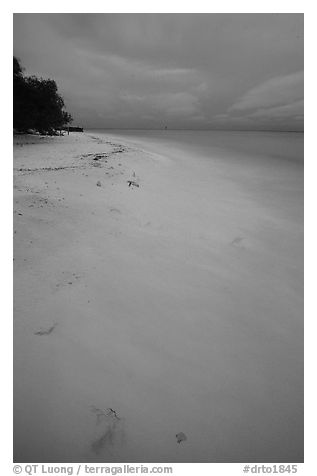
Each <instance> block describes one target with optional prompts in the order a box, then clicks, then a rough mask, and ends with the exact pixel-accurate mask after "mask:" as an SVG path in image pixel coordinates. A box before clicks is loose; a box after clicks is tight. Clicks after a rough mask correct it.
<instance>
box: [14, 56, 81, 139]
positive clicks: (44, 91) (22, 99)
mask: <svg viewBox="0 0 317 476" xmlns="http://www.w3.org/2000/svg"><path fill="white" fill-rule="evenodd" d="M64 108H65V104H64V100H63V98H62V97H61V96H60V94H59V93H58V90H57V85H56V82H55V81H54V80H53V79H43V78H37V77H36V76H25V75H24V73H23V68H22V66H21V63H20V61H19V60H18V59H17V58H16V57H15V56H14V57H13V128H14V129H15V130H16V131H17V132H27V131H28V130H30V129H32V130H35V131H38V132H39V133H40V134H56V131H57V130H61V129H62V128H64V127H65V126H66V125H67V124H69V123H70V122H71V121H72V120H73V119H72V116H71V115H70V114H69V113H68V112H67V111H65V109H64Z"/></svg>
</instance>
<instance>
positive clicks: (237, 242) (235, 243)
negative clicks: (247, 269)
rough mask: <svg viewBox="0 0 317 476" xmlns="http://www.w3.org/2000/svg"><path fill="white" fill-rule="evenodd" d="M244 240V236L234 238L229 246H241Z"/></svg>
mask: <svg viewBox="0 0 317 476" xmlns="http://www.w3.org/2000/svg"><path fill="white" fill-rule="evenodd" d="M243 240H244V236H236V237H235V238H234V239H233V240H232V241H231V243H230V244H231V245H233V246H239V247H240V246H241V243H242V241H243Z"/></svg>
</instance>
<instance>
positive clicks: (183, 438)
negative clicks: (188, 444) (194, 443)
mask: <svg viewBox="0 0 317 476" xmlns="http://www.w3.org/2000/svg"><path fill="white" fill-rule="evenodd" d="M176 439H177V443H181V442H182V441H186V440H187V436H186V435H185V433H183V432H182V431H181V432H180V433H177V434H176Z"/></svg>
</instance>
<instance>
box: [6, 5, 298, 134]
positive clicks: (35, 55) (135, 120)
mask: <svg viewBox="0 0 317 476" xmlns="http://www.w3.org/2000/svg"><path fill="white" fill-rule="evenodd" d="M14 55H15V56H17V57H18V58H19V59H20V61H21V63H22V66H23V67H24V68H25V74H26V75H33V74H34V75H36V76H40V77H43V78H52V79H54V80H55V81H56V83H57V86H58V89H59V92H60V94H61V95H62V96H63V98H64V101H65V104H66V109H67V111H68V112H70V113H71V114H72V116H73V118H74V121H73V124H74V125H79V126H83V127H84V128H115V129H118V128H124V129H127V128H128V129H163V128H165V127H167V128H168V129H234V130H241V129H242V130H295V131H302V130H303V127H304V124H303V115H304V102H303V99H304V97H303V96H304V72H303V69H304V16H303V14H290V13H272V14H271V13H254V14H253V13H252V14H251V13H247V14H244V13H233V14H230V13H226V14H218V13H202V14H197V13H193V14H184V13H175V14H171V13H168V14H158V13H155V14H137V13H134V14H133V13H132V14H125V13H122V14H119V13H118V14H116V13H103V14H100V13H98V14H84V13H76V14H66V13H60V14H59V13H58V14H55V13H45V14H40V13H35V14H34V13H21V14H14Z"/></svg>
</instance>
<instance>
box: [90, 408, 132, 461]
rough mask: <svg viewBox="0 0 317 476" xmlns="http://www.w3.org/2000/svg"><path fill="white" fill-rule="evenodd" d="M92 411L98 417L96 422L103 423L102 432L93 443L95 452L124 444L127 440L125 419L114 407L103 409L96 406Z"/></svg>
mask: <svg viewBox="0 0 317 476" xmlns="http://www.w3.org/2000/svg"><path fill="white" fill-rule="evenodd" d="M91 411H92V412H93V413H95V415H96V417H97V421H96V424H97V425H100V424H101V423H102V432H101V434H100V435H99V436H98V438H96V439H95V440H94V441H93V443H92V444H91V449H92V451H93V452H94V453H95V454H99V453H100V452H101V451H106V450H108V451H109V449H110V448H109V447H113V446H115V445H117V444H122V443H123V442H124V441H125V431H124V420H123V419H122V418H121V417H119V415H118V414H117V412H116V411H115V410H114V409H113V408H107V410H101V409H100V408H96V407H94V406H92V407H91Z"/></svg>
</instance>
